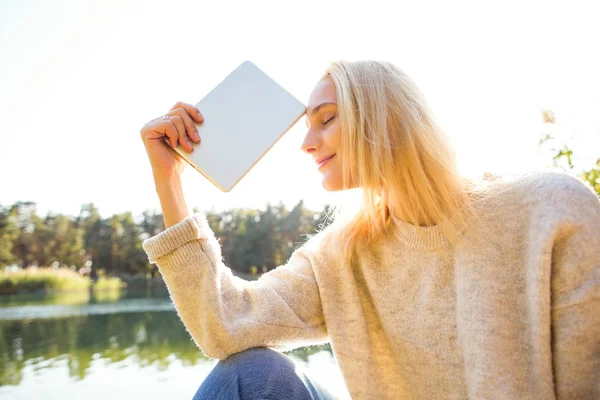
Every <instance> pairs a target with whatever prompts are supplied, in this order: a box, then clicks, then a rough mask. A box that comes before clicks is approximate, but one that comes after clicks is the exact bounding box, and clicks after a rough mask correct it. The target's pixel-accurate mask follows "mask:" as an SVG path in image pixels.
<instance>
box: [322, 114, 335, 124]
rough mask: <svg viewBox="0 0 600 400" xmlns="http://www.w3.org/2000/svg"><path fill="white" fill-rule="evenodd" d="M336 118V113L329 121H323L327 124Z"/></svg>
mask: <svg viewBox="0 0 600 400" xmlns="http://www.w3.org/2000/svg"><path fill="white" fill-rule="evenodd" d="M334 119H335V115H334V116H333V117H331V118H329V119H328V120H327V121H325V122H323V125H327V124H328V123H330V122H331V121H333V120H334Z"/></svg>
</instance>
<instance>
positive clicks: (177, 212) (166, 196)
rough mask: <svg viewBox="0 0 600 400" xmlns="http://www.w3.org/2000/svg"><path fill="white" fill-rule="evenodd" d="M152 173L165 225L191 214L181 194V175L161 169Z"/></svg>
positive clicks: (172, 223)
mask: <svg viewBox="0 0 600 400" xmlns="http://www.w3.org/2000/svg"><path fill="white" fill-rule="evenodd" d="M153 174H154V184H155V188H156V193H157V194H158V198H159V200H160V207H161V209H162V213H163V219H164V221H165V227H166V228H169V227H171V226H173V225H175V224H177V223H179V222H181V221H183V220H184V218H185V217H187V216H189V215H191V213H190V211H189V210H188V207H187V205H186V203H185V198H184V196H183V186H182V184H181V176H180V175H179V174H178V173H176V172H170V173H169V172H163V171H154V173H153Z"/></svg>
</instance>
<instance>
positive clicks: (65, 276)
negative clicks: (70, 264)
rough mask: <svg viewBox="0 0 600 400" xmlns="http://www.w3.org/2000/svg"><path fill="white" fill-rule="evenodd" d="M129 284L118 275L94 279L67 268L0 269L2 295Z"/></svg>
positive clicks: (110, 288) (115, 287)
mask: <svg viewBox="0 0 600 400" xmlns="http://www.w3.org/2000/svg"><path fill="white" fill-rule="evenodd" d="M125 287H127V284H126V283H125V282H123V281H122V280H121V279H119V278H117V277H100V278H99V279H98V280H96V281H92V279H90V277H88V276H83V275H81V274H79V273H78V272H76V271H73V270H70V269H67V268H26V269H22V270H17V271H6V270H4V271H0V295H8V294H17V293H32V292H41V291H45V292H76V291H82V292H85V291H90V290H92V291H118V290H121V289H124V288H125Z"/></svg>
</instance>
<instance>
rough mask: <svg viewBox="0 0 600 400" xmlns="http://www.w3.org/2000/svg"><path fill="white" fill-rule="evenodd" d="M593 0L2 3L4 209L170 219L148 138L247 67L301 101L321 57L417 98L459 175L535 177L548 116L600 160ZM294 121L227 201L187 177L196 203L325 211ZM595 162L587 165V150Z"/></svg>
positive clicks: (300, 127)
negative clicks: (407, 89)
mask: <svg viewBox="0 0 600 400" xmlns="http://www.w3.org/2000/svg"><path fill="white" fill-rule="evenodd" d="M598 7H599V6H598V3H597V2H593V1H585V2H578V1H570V2H554V1H548V0H546V1H527V2H525V1H502V2H499V1H497V2H493V4H491V2H485V1H471V2H465V1H453V2H448V1H438V2H433V1H422V0H419V1H416V0H413V1H394V2H392V1H388V2H379V1H373V0H370V1H368V2H365V1H362V2H352V1H340V2H333V1H307V0H303V1H301V2H286V1H273V2H260V1H236V2H234V1H231V2H225V1H211V2H207V1H193V2H187V3H183V2H176V1H169V2H165V1H162V2H151V1H137V2H134V1H121V0H120V1H95V2H91V1H90V2H85V1H81V0H72V1H52V2H47V1H41V0H38V1H32V0H8V1H3V2H1V3H0V60H1V62H0V93H1V95H0V124H1V126H2V133H1V135H0V171H1V172H0V183H1V186H0V204H2V205H8V204H12V203H13V202H15V201H17V200H32V201H35V202H37V203H38V208H39V210H40V211H41V212H47V211H48V210H52V211H55V212H61V213H67V214H71V215H76V214H77V213H78V212H79V207H80V205H81V204H83V203H86V202H94V203H96V204H97V205H98V206H99V207H100V211H101V213H102V214H103V215H105V216H107V215H110V214H112V213H115V212H122V211H128V210H131V211H134V212H135V213H136V214H137V213H141V212H142V211H143V210H145V209H157V210H158V209H159V203H158V199H157V197H156V195H155V192H154V185H153V182H152V176H151V171H150V168H149V164H148V161H147V159H146V154H145V150H144V147H143V144H142V142H141V139H140V136H139V131H140V128H141V127H142V126H143V125H144V124H145V123H146V122H147V121H149V120H150V119H153V118H155V117H157V116H160V115H162V114H163V113H165V112H166V111H167V110H168V109H169V108H170V107H171V106H172V105H173V104H174V103H175V102H176V101H177V100H182V101H186V102H189V103H196V102H197V101H199V100H200V99H201V98H202V97H203V96H204V95H205V94H206V93H207V92H208V91H209V90H210V89H212V87H214V86H215V85H216V84H217V83H218V82H219V81H220V80H221V79H223V78H224V77H225V76H226V75H227V74H228V73H229V72H230V71H231V70H232V69H233V68H235V67H236V66H237V65H238V64H240V63H241V62H242V61H244V60H246V59H249V60H252V61H253V62H255V63H256V64H257V65H258V66H259V67H260V68H262V69H263V70H264V71H265V72H267V73H268V74H269V75H271V76H272V77H273V78H274V79H275V80H277V81H278V82H279V83H280V84H281V85H283V86H284V87H285V88H287V89H288V90H289V91H290V92H291V93H293V94H294V95H295V96H296V97H298V98H299V99H300V100H302V101H303V102H305V103H306V102H307V100H308V96H309V94H310V91H311V90H312V88H313V85H314V84H315V82H316V80H317V79H318V77H319V75H320V74H321V72H322V71H323V69H324V68H325V67H326V65H327V63H328V61H330V60H335V59H348V60H356V59H364V58H372V59H383V60H389V61H392V62H394V63H396V64H397V65H398V66H399V67H400V68H402V69H404V70H405V71H406V72H407V73H408V74H409V75H410V76H411V77H413V79H415V80H416V82H417V84H418V85H419V86H420V88H421V89H422V90H423V92H424V93H425V95H426V96H427V97H428V99H429V101H430V103H431V104H432V106H433V109H434V111H435V112H436V114H437V116H438V119H439V120H440V121H441V122H442V124H443V125H444V127H445V128H446V130H447V132H448V134H449V135H450V137H451V139H452V141H453V143H454V145H455V148H456V150H457V155H458V159H459V163H460V167H461V170H463V171H464V173H465V174H478V173H480V172H483V171H486V170H491V171H498V172H502V171H508V172H516V171H521V170H526V169H529V168H533V167H535V166H537V165H538V164H539V160H538V159H536V158H535V152H536V147H537V142H538V139H539V136H540V132H541V131H542V126H541V119H540V112H539V110H540V108H551V109H553V110H555V111H556V113H557V117H558V119H559V122H561V123H562V128H561V129H564V130H565V131H569V132H571V131H572V132H577V137H576V138H575V139H574V140H575V143H576V144H577V145H578V146H579V147H577V146H574V147H576V149H580V150H579V151H580V154H582V155H585V154H587V155H589V157H592V158H593V157H598V156H600V131H599V130H598V129H599V128H600V112H599V110H600V74H599V73H598V72H599V71H600V55H599V52H598V43H597V41H598V38H600V25H599V24H598V23H597V16H598V15H599V13H598V11H599V10H598ZM305 129H306V128H305V127H304V123H303V122H301V123H298V124H297V125H296V126H295V127H294V128H293V129H292V130H291V131H290V132H288V134H287V135H286V136H285V137H284V138H283V139H282V140H281V141H280V142H279V143H278V144H277V145H276V146H275V147H274V148H273V149H272V150H271V151H270V152H269V153H268V154H267V156H266V157H265V158H264V159H263V160H262V161H261V162H260V163H259V164H258V165H257V166H256V167H255V168H254V169H253V170H252V171H251V172H250V174H249V175H247V176H246V178H245V179H244V180H242V182H241V183H240V184H239V185H238V186H237V188H236V189H234V190H233V191H232V192H230V193H221V192H220V191H219V190H218V189H216V188H214V187H213V186H212V185H211V184H210V183H208V182H207V181H206V180H205V179H204V178H203V177H202V176H201V175H200V174H199V173H197V172H195V171H193V170H191V168H188V170H187V171H186V173H185V176H184V179H185V185H186V186H185V191H186V197H187V199H188V204H189V205H190V207H198V208H199V209H210V208H213V207H214V208H215V209H217V210H220V209H223V208H229V207H237V206H244V207H262V206H263V205H264V204H265V203H266V202H271V203H277V202H279V201H280V200H281V201H284V202H285V203H286V204H288V205H290V206H291V205H293V204H295V203H296V202H297V201H298V200H299V199H301V198H303V199H305V201H306V204H307V205H308V206H309V207H312V208H315V209H316V208H319V207H321V205H322V204H323V203H324V202H326V201H328V199H329V198H330V197H329V196H328V195H327V194H326V193H325V192H324V190H323V189H321V185H320V175H319V173H318V172H317V170H316V167H315V165H314V163H313V162H312V161H311V160H310V158H309V157H308V156H306V155H303V154H302V153H301V152H300V150H299V147H300V144H301V142H302V139H303V136H304V134H305ZM586 152H587V153H586Z"/></svg>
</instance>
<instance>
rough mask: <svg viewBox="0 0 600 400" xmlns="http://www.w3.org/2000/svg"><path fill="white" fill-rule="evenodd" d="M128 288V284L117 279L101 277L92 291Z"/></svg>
mask: <svg viewBox="0 0 600 400" xmlns="http://www.w3.org/2000/svg"><path fill="white" fill-rule="evenodd" d="M126 287H127V284H126V283H125V282H123V281H122V280H121V279H119V278H117V277H105V276H103V277H101V278H99V279H98V280H97V281H96V283H94V286H93V287H92V289H93V290H94V291H96V290H121V289H124V288H126Z"/></svg>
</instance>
